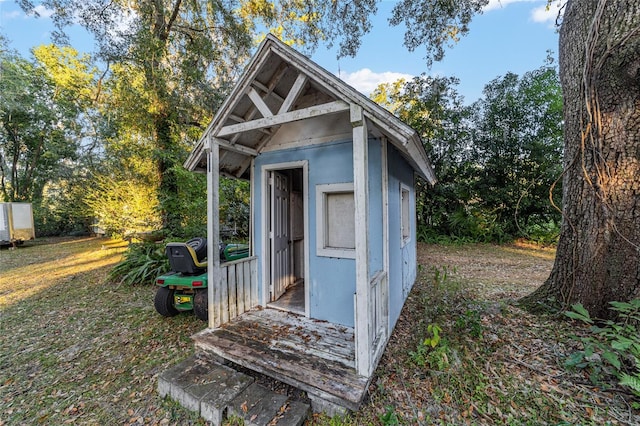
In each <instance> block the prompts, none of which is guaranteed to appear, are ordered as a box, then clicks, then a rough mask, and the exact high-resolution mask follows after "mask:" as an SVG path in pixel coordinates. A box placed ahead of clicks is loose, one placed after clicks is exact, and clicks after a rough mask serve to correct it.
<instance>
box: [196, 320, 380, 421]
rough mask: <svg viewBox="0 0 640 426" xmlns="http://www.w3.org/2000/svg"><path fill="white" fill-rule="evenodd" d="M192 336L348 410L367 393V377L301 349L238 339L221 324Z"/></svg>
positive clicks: (202, 344) (232, 358) (223, 354)
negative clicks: (284, 349)
mask: <svg viewBox="0 0 640 426" xmlns="http://www.w3.org/2000/svg"><path fill="white" fill-rule="evenodd" d="M194 339H195V340H196V345H197V346H198V347H199V348H200V349H202V350H205V351H209V352H213V353H215V354H216V355H218V356H221V357H223V358H225V359H228V360H230V361H232V362H234V363H236V364H239V365H242V366H244V367H246V368H249V369H252V370H254V371H258V372H260V373H263V374H266V375H268V376H271V377H273V378H275V379H277V380H280V381H282V382H284V383H288V384H290V385H292V386H295V387H297V388H299V389H302V390H304V391H306V392H307V393H310V394H313V395H318V396H320V397H321V398H324V399H326V400H328V401H332V402H334V403H336V404H340V405H342V406H346V407H348V408H349V409H351V410H357V409H358V408H359V406H360V404H361V403H362V400H363V398H364V395H365V394H366V390H367V386H368V383H369V378H367V377H362V376H359V375H357V374H356V373H355V370H353V369H349V368H347V367H344V366H342V365H340V364H339V363H335V362H330V361H327V360H322V359H321V358H317V357H314V356H310V355H308V354H304V353H298V354H296V353H284V352H281V351H277V350H274V349H270V348H268V347H265V345H264V344H263V343H261V342H259V341H255V340H244V341H238V340H237V336H236V335H234V334H232V333H230V332H228V331H227V330H226V329H224V328H222V329H217V330H207V331H206V333H200V334H199V335H197V336H195V337H194Z"/></svg>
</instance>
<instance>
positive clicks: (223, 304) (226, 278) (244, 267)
mask: <svg viewBox="0 0 640 426" xmlns="http://www.w3.org/2000/svg"><path fill="white" fill-rule="evenodd" d="M220 274H221V279H220V286H219V287H218V288H216V287H214V288H213V310H211V309H210V310H209V316H210V317H212V318H210V320H209V327H211V328H217V327H220V326H221V325H222V324H224V323H227V322H229V321H231V320H232V319H234V318H235V317H237V316H238V315H241V314H243V313H245V312H246V311H248V310H250V309H251V308H253V307H255V306H257V305H258V257H257V256H253V257H247V258H245V259H240V260H235V261H233V262H226V263H223V264H221V265H220Z"/></svg>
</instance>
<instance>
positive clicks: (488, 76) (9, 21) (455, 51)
mask: <svg viewBox="0 0 640 426" xmlns="http://www.w3.org/2000/svg"><path fill="white" fill-rule="evenodd" d="M34 3H35V4H38V2H37V1H35V2H34ZM394 3H395V1H392V0H386V1H382V2H381V3H380V4H379V7H378V14H377V15H376V17H375V18H374V22H373V29H372V31H371V33H370V34H368V35H366V36H365V37H364V39H363V42H362V46H361V48H360V51H359V53H358V55H357V56H356V57H355V58H342V59H340V60H338V59H336V51H335V49H333V50H328V49H327V48H326V47H325V46H320V47H319V48H318V49H317V51H316V52H315V54H314V55H313V56H312V58H313V60H314V61H316V62H317V63H319V64H320V65H321V66H323V67H324V68H326V69H327V70H329V71H331V72H333V73H335V74H339V75H340V77H341V78H343V79H344V80H345V81H346V82H348V83H349V84H351V85H352V86H354V87H355V88H357V89H358V90H360V91H362V92H363V93H365V94H368V93H369V92H370V91H371V90H372V89H373V88H375V87H376V86H377V85H378V84H379V83H381V82H385V81H394V80H396V79H397V78H399V77H405V78H410V77H412V76H415V75H419V74H422V73H427V74H430V75H441V76H456V77H458V78H459V79H460V85H459V86H458V91H459V92H460V93H461V94H462V95H463V96H464V98H465V101H466V102H468V103H470V102H473V101H475V100H476V99H478V98H479V97H480V96H481V95H482V89H483V87H484V85H485V84H487V83H488V82H489V81H491V80H493V79H494V78H496V77H499V76H502V75H504V74H505V73H507V72H514V73H516V74H520V75H522V74H524V73H525V72H527V71H531V70H533V69H535V68H538V67H539V66H541V65H542V64H543V63H544V60H545V58H546V57H547V51H549V50H550V51H552V52H553V55H554V56H556V55H557V51H558V35H557V32H556V30H555V28H554V23H555V18H556V16H557V10H558V9H557V6H556V4H555V3H554V5H552V6H551V10H550V11H548V12H546V11H545V6H546V4H547V0H490V3H489V5H488V6H487V7H486V8H485V10H484V13H483V14H482V15H478V16H476V17H475V18H474V19H473V22H472V23H471V26H470V33H469V35H467V36H466V37H464V38H462V39H461V41H460V42H459V43H457V44H456V45H455V46H454V47H453V48H451V49H447V51H446V55H445V58H444V60H443V61H441V62H436V63H434V64H433V66H432V67H431V69H428V68H427V67H426V62H425V60H424V51H422V50H417V51H415V52H408V51H407V49H406V48H405V47H404V46H402V40H403V34H404V28H403V27H402V26H399V27H390V26H389V24H388V23H387V19H388V17H389V16H390V11H391V9H392V8H393V5H394ZM38 7H40V6H37V8H38ZM39 13H40V15H41V17H40V18H36V17H34V16H28V15H25V14H24V12H23V11H22V10H21V9H20V8H19V7H18V6H17V4H16V3H15V2H14V1H13V0H0V33H2V34H3V35H4V36H6V37H7V38H8V39H9V40H10V47H11V48H14V49H16V50H18V51H19V52H20V53H21V54H22V55H23V56H28V54H29V53H28V52H29V49H30V48H32V47H34V46H37V45H40V44H43V43H49V42H50V38H49V35H50V31H51V30H52V25H51V20H50V18H49V16H48V13H47V11H46V10H44V9H43V8H41V7H40V9H39ZM70 36H71V44H72V45H73V46H74V47H75V48H77V49H78V50H81V51H82V50H90V49H91V47H92V46H91V43H90V41H89V40H88V37H87V36H86V34H85V33H84V32H83V31H82V30H81V29H80V28H75V29H72V30H71V31H70ZM82 46H84V48H83V47H82Z"/></svg>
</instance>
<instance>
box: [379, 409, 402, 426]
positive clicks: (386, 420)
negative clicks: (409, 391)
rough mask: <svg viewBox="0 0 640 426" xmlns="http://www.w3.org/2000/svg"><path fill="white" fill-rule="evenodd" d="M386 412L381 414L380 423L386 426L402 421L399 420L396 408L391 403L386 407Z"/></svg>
mask: <svg viewBox="0 0 640 426" xmlns="http://www.w3.org/2000/svg"><path fill="white" fill-rule="evenodd" d="M385 410H386V411H385V412H384V414H381V415H380V417H379V418H380V423H382V424H383V425H384V426H393V425H399V424H400V421H399V420H398V415H397V414H396V413H395V410H394V408H393V407H392V406H391V405H388V406H386V407H385Z"/></svg>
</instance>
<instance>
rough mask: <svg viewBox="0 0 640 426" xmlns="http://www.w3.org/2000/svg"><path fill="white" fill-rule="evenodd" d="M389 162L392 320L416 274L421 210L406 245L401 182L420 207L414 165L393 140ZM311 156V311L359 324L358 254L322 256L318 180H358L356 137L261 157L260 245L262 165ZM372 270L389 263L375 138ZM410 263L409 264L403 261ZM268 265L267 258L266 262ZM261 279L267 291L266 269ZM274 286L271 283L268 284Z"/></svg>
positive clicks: (258, 237) (257, 181)
mask: <svg viewBox="0 0 640 426" xmlns="http://www.w3.org/2000/svg"><path fill="white" fill-rule="evenodd" d="M388 153H389V158H388V165H389V169H390V170H389V239H390V247H389V261H390V265H389V267H390V271H389V296H390V302H389V308H390V309H389V314H390V320H391V325H394V324H395V322H396V321H397V319H398V316H399V315H400V310H401V309H402V305H403V303H404V300H405V298H406V296H407V294H408V289H410V288H411V285H412V284H413V282H414V280H415V277H416V266H415V265H416V264H415V262H416V251H415V214H414V213H412V214H411V215H410V216H411V218H412V221H413V222H412V225H411V231H412V236H411V239H410V242H409V243H408V244H407V245H406V246H405V247H403V248H401V247H400V246H401V237H400V233H401V228H400V220H401V219H400V182H403V183H404V184H405V185H407V186H408V187H409V188H411V203H412V204H411V209H412V210H411V211H412V212H414V211H415V210H413V209H414V208H415V200H414V197H413V195H414V189H413V169H412V167H411V166H410V165H409V164H408V163H407V162H406V161H405V160H404V159H403V158H402V157H401V156H400V154H399V153H398V152H397V151H396V150H395V148H393V147H392V146H391V145H390V144H388ZM301 160H306V161H308V170H309V193H308V194H305V200H304V201H305V203H307V211H308V212H309V216H310V217H309V229H308V231H309V232H308V235H306V236H305V238H306V239H307V240H308V247H309V251H310V253H309V275H310V277H309V282H307V285H308V288H309V314H310V316H311V317H312V318H316V319H320V320H326V321H330V322H334V323H337V324H344V325H347V326H351V327H352V326H353V325H354V294H355V291H356V284H355V276H356V273H355V260H354V259H342V258H332V257H323V256H316V185H321V184H328V183H347V182H353V147H352V143H351V141H342V142H333V143H324V144H319V145H312V146H307V147H300V148H294V149H287V150H282V151H273V152H266V153H263V154H261V155H259V156H258V157H256V159H255V163H254V164H255V169H254V185H255V194H254V200H253V202H254V212H255V216H254V227H255V228H254V229H255V250H256V254H257V255H258V256H259V257H262V253H260V250H261V249H262V244H263V231H262V217H261V213H262V212H261V206H262V193H261V190H262V188H263V186H264V185H263V182H262V167H263V166H266V165H271V164H278V163H287V162H293V161H301ZM368 174H369V262H370V266H369V275H370V277H371V276H373V274H374V273H375V272H377V271H379V270H382V269H383V266H384V260H383V220H382V209H383V206H382V150H381V143H380V141H379V140H377V139H371V140H369V169H368ZM403 264H404V267H403ZM260 265H262V263H260ZM258 282H259V283H260V285H259V290H260V297H262V290H263V289H262V283H263V282H264V280H263V271H262V268H261V267H260V268H259V271H258ZM266 291H268V289H266Z"/></svg>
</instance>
